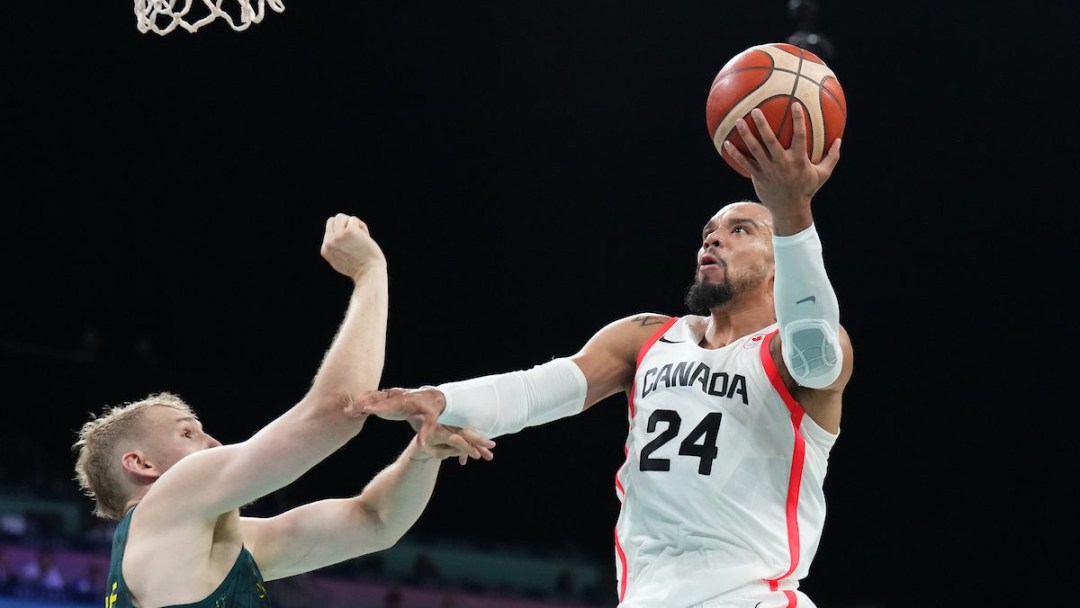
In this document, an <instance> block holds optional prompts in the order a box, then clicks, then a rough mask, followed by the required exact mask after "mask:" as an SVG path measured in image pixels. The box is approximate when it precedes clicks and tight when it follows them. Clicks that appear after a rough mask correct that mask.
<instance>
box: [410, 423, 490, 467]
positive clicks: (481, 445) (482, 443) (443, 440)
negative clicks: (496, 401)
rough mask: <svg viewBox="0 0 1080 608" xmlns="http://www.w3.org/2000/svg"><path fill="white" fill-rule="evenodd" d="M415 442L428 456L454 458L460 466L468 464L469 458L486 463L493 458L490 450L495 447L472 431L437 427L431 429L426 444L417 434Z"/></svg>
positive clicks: (442, 426)
mask: <svg viewBox="0 0 1080 608" xmlns="http://www.w3.org/2000/svg"><path fill="white" fill-rule="evenodd" d="M417 442H418V443H419V445H420V447H421V448H422V449H424V451H426V452H428V453H429V454H433V455H435V456H437V457H439V458H449V457H451V456H456V457H457V459H458V462H459V463H461V464H465V463H466V462H468V460H469V458H472V459H474V460H480V459H483V460H488V461H490V460H492V459H493V458H495V455H494V454H493V453H492V452H491V449H492V448H494V447H495V442H494V441H492V440H490V439H488V438H486V437H484V436H483V435H481V434H479V433H477V432H476V431H473V430H472V429H460V428H457V427H452V426H446V425H438V426H437V427H436V428H434V429H432V432H431V436H430V438H429V440H428V442H427V443H426V444H425V443H424V442H423V441H421V438H420V435H419V434H417Z"/></svg>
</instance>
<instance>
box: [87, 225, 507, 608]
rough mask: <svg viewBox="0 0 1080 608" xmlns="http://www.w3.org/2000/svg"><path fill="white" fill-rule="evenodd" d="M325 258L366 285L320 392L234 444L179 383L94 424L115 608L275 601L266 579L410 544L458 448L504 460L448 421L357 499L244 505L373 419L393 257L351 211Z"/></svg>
mask: <svg viewBox="0 0 1080 608" xmlns="http://www.w3.org/2000/svg"><path fill="white" fill-rule="evenodd" d="M252 236H253V237H257V236H258V235H252ZM322 255H323V257H324V258H325V259H326V260H327V261H328V262H329V263H330V265H331V266H332V267H333V268H334V270H336V271H338V272H339V273H341V274H343V275H345V276H346V277H348V278H349V279H351V280H352V282H353V289H352V295H351V298H350V301H349V307H348V310H347V312H346V314H345V319H344V321H343V322H342V323H341V325H340V327H339V328H338V333H337V336H335V338H334V340H333V342H332V344H331V345H330V348H329V350H328V351H327V352H326V355H325V356H324V359H323V361H322V365H321V366H320V368H319V370H318V372H317V373H316V375H315V378H314V381H313V382H312V385H311V388H310V389H309V390H308V392H307V394H305V395H304V397H303V398H302V399H301V400H300V401H299V403H297V404H296V405H294V406H293V407H291V408H289V409H287V410H285V411H284V413H282V414H281V415H279V416H278V417H277V418H275V419H274V420H273V421H271V422H270V423H269V424H268V425H266V426H265V427H263V428H262V429H261V430H259V431H258V432H256V433H255V434H254V435H252V436H251V438H249V439H247V440H246V441H242V442H240V443H234V444H229V445H222V444H221V443H219V442H218V441H217V440H216V439H214V438H213V437H212V436H211V435H209V434H208V433H207V432H206V431H205V430H203V427H202V424H201V423H200V422H199V420H198V418H197V417H196V416H195V413H194V412H193V411H192V409H191V408H190V407H189V406H188V404H187V403H185V402H184V401H183V400H182V399H180V398H179V397H178V396H177V395H174V394H171V393H156V394H152V395H150V396H148V397H146V398H144V399H142V400H140V401H136V402H132V403H128V404H125V405H123V406H117V407H113V408H109V409H107V410H106V411H105V412H103V414H102V415H101V416H93V417H92V418H91V419H90V420H89V421H88V422H86V423H85V424H84V425H83V426H82V429H81V430H80V433H79V440H78V441H77V443H76V444H75V447H76V448H77V450H78V459H77V461H76V466H75V470H76V474H77V476H78V481H79V483H80V485H81V487H82V489H83V491H85V492H86V494H87V495H88V496H90V497H91V498H93V499H94V505H95V506H94V513H95V515H98V516H100V517H102V518H106V519H111V520H115V521H117V522H119V524H118V525H117V528H116V534H115V538H114V539H113V549H112V557H111V567H110V571H109V576H108V580H107V588H106V589H107V594H106V598H105V605H106V606H107V607H108V608H131V607H135V606H138V607H142V608H151V607H153V608H158V607H162V606H181V605H183V606H188V607H191V608H220V607H222V606H231V607H234V608H255V607H257V606H269V605H270V599H269V598H268V595H267V593H266V586H265V585H264V581H270V580H274V579H278V578H282V577H286V576H292V575H295V574H301V573H304V572H308V571H311V570H315V569H317V568H322V567H324V566H329V565H331V564H336V563H338V562H342V561H344V560H347V559H350V558H353V557H356V556H359V555H364V554H366V553H371V552H374V551H379V550H381V549H385V548H387V547H390V546H391V545H393V544H394V543H395V542H397V540H398V539H399V538H401V536H402V535H403V534H404V533H405V532H406V531H407V530H408V529H409V528H410V527H411V526H412V525H413V523H414V522H416V520H417V518H418V517H419V516H420V514H421V512H422V511H423V509H424V507H425V506H426V505H427V502H428V499H429V498H430V496H431V492H432V490H433V488H434V485H435V479H436V476H437V473H438V470H439V465H440V463H441V461H442V460H443V459H444V458H448V457H451V456H457V457H458V458H459V459H460V460H461V462H462V463H464V462H465V461H466V459H467V458H468V457H473V458H481V457H482V458H485V459H489V460H490V459H491V452H490V448H491V447H493V446H494V443H492V442H490V441H488V440H485V439H483V438H481V437H479V436H478V435H475V434H474V433H472V432H471V431H468V430H461V431H459V432H453V431H451V430H450V429H446V428H445V427H441V426H440V427H439V428H438V429H437V430H436V431H435V438H434V440H433V441H431V442H430V443H428V444H426V445H424V446H421V445H419V443H418V442H417V441H415V440H413V441H410V442H409V445H408V446H407V447H406V448H405V449H404V450H403V451H402V452H401V454H400V455H399V456H398V458H397V459H396V460H395V461H394V462H393V463H391V464H390V465H389V466H388V467H386V468H384V469H383V470H382V471H381V472H379V474H377V475H376V476H375V478H374V479H372V480H371V481H370V482H369V483H368V484H367V486H366V487H364V489H363V491H362V492H361V493H360V494H359V495H357V496H354V497H352V498H341V499H327V500H321V501H316V502H312V503H309V504H305V505H301V506H299V507H296V508H294V509H291V510H289V511H286V512H284V513H282V514H280V515H277V516H275V517H270V518H256V517H241V515H240V508H241V507H243V506H244V505H247V504H249V503H251V502H253V501H254V500H256V499H258V498H261V497H263V496H266V495H267V494H270V493H271V492H273V491H275V490H278V489H279V488H282V487H284V486H286V485H288V484H289V483H291V482H293V481H294V480H296V479H297V478H298V477H300V476H301V475H302V474H303V473H305V472H306V471H308V470H309V469H311V468H312V467H313V466H315V465H316V464H317V463H319V462H320V461H321V460H323V459H325V458H326V457H328V456H330V454H332V453H334V452H335V451H337V450H338V449H340V448H341V447H342V446H344V445H345V442H347V441H349V440H350V439H352V438H353V437H354V436H356V435H357V433H359V432H360V429H361V428H362V427H363V426H364V417H363V416H360V417H350V416H347V415H346V414H345V412H344V409H343V408H344V406H345V405H346V404H347V403H350V402H351V400H353V399H354V398H356V397H357V396H359V395H361V394H363V393H364V392H365V391H371V390H374V389H375V388H377V387H378V383H379V377H380V375H381V374H382V367H383V358H384V350H385V340H386V318H387V274H386V259H385V258H384V257H383V253H382V251H381V249H380V248H379V246H378V245H377V244H376V243H375V241H374V240H372V238H371V236H370V235H369V234H368V230H367V226H366V225H365V224H364V223H363V222H362V221H360V220H359V219H358V218H356V217H352V216H349V215H345V214H337V215H335V216H334V217H332V218H330V219H328V220H327V222H326V229H325V233H324V235H323V243H322ZM252 405H253V404H251V403H244V404H243V413H244V414H245V415H250V414H252V413H257V412H259V411H261V410H259V409H256V408H254V407H252ZM271 407H272V409H271V410H270V411H276V409H277V408H276V407H275V406H271Z"/></svg>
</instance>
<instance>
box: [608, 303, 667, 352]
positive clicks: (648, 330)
mask: <svg viewBox="0 0 1080 608" xmlns="http://www.w3.org/2000/svg"><path fill="white" fill-rule="evenodd" d="M675 319H676V317H672V316H671V315H664V314H659V313H654V312H642V313H637V314H633V315H628V316H625V317H622V318H620V319H616V320H614V321H612V322H611V323H608V324H607V325H605V326H604V327H603V329H601V330H600V331H599V332H597V333H596V335H595V336H593V338H592V340H590V341H589V342H590V345H592V346H599V347H602V348H604V349H605V350H609V351H616V352H619V353H622V354H623V355H624V356H627V357H630V358H634V357H636V356H637V351H638V349H639V348H641V346H642V345H643V344H644V343H645V342H646V341H647V340H648V339H649V338H650V337H652V336H653V335H654V334H656V332H657V331H659V330H660V329H661V328H662V327H663V326H664V325H665V324H667V323H669V322H671V321H673V320H675Z"/></svg>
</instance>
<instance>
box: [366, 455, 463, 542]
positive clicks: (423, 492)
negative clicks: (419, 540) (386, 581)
mask: <svg viewBox="0 0 1080 608" xmlns="http://www.w3.org/2000/svg"><path fill="white" fill-rule="evenodd" d="M441 463H442V461H441V460H440V459H438V458H435V457H434V456H432V455H431V454H427V453H425V452H423V451H422V450H420V448H419V447H418V446H417V443H416V438H415V437H414V438H413V440H412V441H410V442H409V445H408V447H407V448H406V449H405V450H404V451H403V452H402V453H401V455H400V456H398V458H397V460H395V461H394V462H393V463H392V464H391V465H390V466H388V467H386V468H385V469H383V470H382V471H380V472H379V474H378V475H376V476H375V477H374V478H373V479H372V480H371V482H369V483H368V485H367V486H366V487H365V488H364V491H363V492H361V494H360V496H358V497H357V500H358V501H360V502H361V503H362V505H363V508H364V509H365V510H367V511H368V512H370V513H371V514H372V515H373V516H374V518H375V519H376V521H377V522H378V526H379V528H380V531H379V536H380V537H381V538H383V539H384V541H385V542H386V546H388V547H389V546H391V545H393V544H394V543H395V542H397V541H398V539H400V538H401V537H402V536H404V535H405V533H406V532H407V531H408V530H409V529H410V528H411V527H412V526H413V524H415V523H416V521H417V520H418V519H419V518H420V515H421V514H422V513H423V512H424V509H425V508H426V507H427V504H428V501H429V500H430V499H431V494H432V492H433V491H434V489H435V480H436V478H437V477H438V474H439V466H440V464H441Z"/></svg>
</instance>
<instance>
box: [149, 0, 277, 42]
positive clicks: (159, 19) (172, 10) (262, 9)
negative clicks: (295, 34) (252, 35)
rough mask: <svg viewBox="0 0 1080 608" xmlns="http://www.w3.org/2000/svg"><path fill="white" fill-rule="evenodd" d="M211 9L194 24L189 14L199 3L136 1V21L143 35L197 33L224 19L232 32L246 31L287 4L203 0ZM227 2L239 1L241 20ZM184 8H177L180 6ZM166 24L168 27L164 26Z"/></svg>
mask: <svg viewBox="0 0 1080 608" xmlns="http://www.w3.org/2000/svg"><path fill="white" fill-rule="evenodd" d="M201 1H202V3H203V4H204V5H205V6H206V8H207V9H209V14H207V15H206V16H204V17H203V18H201V19H199V20H198V21H193V20H191V19H189V17H188V12H189V11H190V10H191V5H192V3H193V2H195V0H135V18H136V20H137V27H138V28H139V31H140V32H142V33H144V34H145V33H147V32H151V31H152V32H154V33H156V34H160V35H162V36H164V35H165V34H168V33H169V32H171V31H173V30H174V29H176V26H180V27H182V28H184V29H185V30H187V31H189V32H191V33H192V34H194V33H195V32H196V31H198V29H199V28H201V27H202V26H204V25H206V24H207V23H210V22H211V21H213V20H215V19H223V20H225V22H226V23H228V24H229V27H231V28H232V29H234V30H236V31H238V32H242V31H244V30H246V29H247V28H248V27H249V26H250V25H251V24H252V23H260V22H261V21H262V20H263V16H264V15H265V14H266V5H267V4H269V5H270V8H272V9H274V10H275V11H276V12H279V13H281V12H284V11H285V4H284V3H283V2H282V0H201ZM224 2H230V3H231V2H236V3H237V4H239V5H240V14H239V17H238V19H236V20H234V19H233V16H232V15H230V14H229V13H227V12H225V11H224V10H222V8H221V5H222V3H224ZM178 3H180V4H182V6H180V7H179V8H177V4H178ZM161 24H164V25H161Z"/></svg>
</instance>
